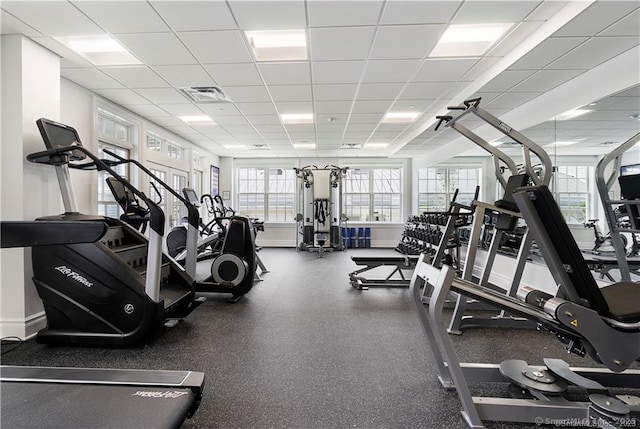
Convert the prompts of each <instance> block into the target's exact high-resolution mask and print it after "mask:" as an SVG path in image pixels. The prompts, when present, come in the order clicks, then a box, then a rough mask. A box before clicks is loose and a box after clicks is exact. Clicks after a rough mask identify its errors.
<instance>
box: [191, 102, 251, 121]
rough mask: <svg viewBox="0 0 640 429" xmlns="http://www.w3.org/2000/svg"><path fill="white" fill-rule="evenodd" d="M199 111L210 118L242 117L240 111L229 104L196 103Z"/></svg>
mask: <svg viewBox="0 0 640 429" xmlns="http://www.w3.org/2000/svg"><path fill="white" fill-rule="evenodd" d="M198 107H199V108H200V110H202V111H203V112H205V113H206V114H207V115H209V116H211V117H212V118H217V117H219V116H229V115H236V116H237V115H242V113H240V110H238V108H236V106H234V105H233V104H231V103H198Z"/></svg>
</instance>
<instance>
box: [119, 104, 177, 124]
mask: <svg viewBox="0 0 640 429" xmlns="http://www.w3.org/2000/svg"><path fill="white" fill-rule="evenodd" d="M125 107H126V108H127V109H129V110H131V111H132V112H135V113H137V114H138V115H140V116H143V117H145V118H148V119H149V120H150V121H152V122H153V121H154V120H155V119H154V118H155V117H162V116H170V115H171V114H170V113H169V112H167V111H166V110H164V109H161V108H160V107H158V106H156V105H155V104H131V105H128V104H127V105H125Z"/></svg>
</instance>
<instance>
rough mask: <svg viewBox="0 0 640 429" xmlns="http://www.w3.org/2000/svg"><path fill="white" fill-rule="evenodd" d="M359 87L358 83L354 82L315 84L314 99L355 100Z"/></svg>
mask: <svg viewBox="0 0 640 429" xmlns="http://www.w3.org/2000/svg"><path fill="white" fill-rule="evenodd" d="M357 88H358V85H357V84H354V83H348V84H347V83H344V84H335V85H314V86H313V99H314V100H315V101H332V100H343V101H344V100H353V97H354V96H355V95H356V89H357Z"/></svg>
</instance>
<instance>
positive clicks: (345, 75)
mask: <svg viewBox="0 0 640 429" xmlns="http://www.w3.org/2000/svg"><path fill="white" fill-rule="evenodd" d="M365 64H366V62H365V61H313V62H312V63H311V70H312V75H313V83H314V84H319V83H358V82H360V78H361V77H362V72H363V70H364V67H365Z"/></svg>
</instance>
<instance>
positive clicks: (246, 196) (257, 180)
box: [234, 165, 298, 224]
mask: <svg viewBox="0 0 640 429" xmlns="http://www.w3.org/2000/svg"><path fill="white" fill-rule="evenodd" d="M242 170H247V172H246V173H247V174H245V173H244V172H243V171H242ZM270 170H282V172H283V173H284V175H285V176H288V177H285V178H284V180H283V182H284V184H283V185H280V187H284V188H285V190H290V192H276V191H273V190H272V188H273V186H272V179H270V177H271V175H270V174H269V172H270ZM249 171H255V174H253V173H249ZM235 174H236V185H237V192H236V193H235V196H234V197H235V199H234V206H235V207H236V209H237V211H238V213H240V214H246V215H247V216H250V217H257V218H259V219H261V220H263V221H265V222H268V223H283V224H291V223H295V219H294V218H295V211H296V207H297V198H298V195H297V179H296V175H295V171H294V169H293V167H289V166H282V165H261V166H256V165H239V166H237V167H236V168H235ZM250 176H251V177H250ZM243 182H245V184H243ZM249 183H253V184H254V185H253V186H250V185H249ZM252 188H253V189H252ZM283 198H284V201H285V205H284V212H283V213H280V214H281V215H282V216H280V214H278V212H277V211H276V212H273V211H272V209H271V203H272V202H273V201H277V200H283ZM250 200H251V201H253V202H254V204H255V205H254V207H255V209H254V210H252V211H251V212H249V213H248V214H247V212H246V209H245V206H247V203H248V202H249V201H250ZM260 202H261V203H262V204H260ZM287 211H290V216H287V214H286V213H287Z"/></svg>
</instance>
